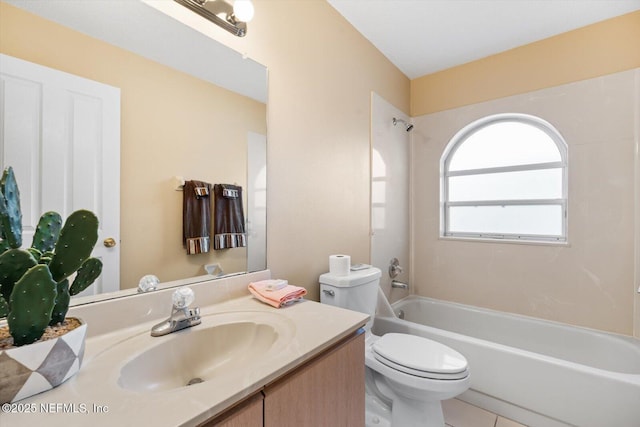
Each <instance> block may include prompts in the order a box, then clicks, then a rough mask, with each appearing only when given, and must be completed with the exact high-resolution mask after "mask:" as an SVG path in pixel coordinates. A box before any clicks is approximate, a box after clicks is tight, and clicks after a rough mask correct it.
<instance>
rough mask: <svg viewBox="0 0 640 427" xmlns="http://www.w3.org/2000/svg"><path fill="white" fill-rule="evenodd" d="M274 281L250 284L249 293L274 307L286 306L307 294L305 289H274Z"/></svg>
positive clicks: (289, 287) (295, 287)
mask: <svg viewBox="0 0 640 427" xmlns="http://www.w3.org/2000/svg"><path fill="white" fill-rule="evenodd" d="M272 289H273V280H261V281H259V282H252V283H249V292H251V293H252V294H253V296H254V297H256V298H258V299H259V300H260V301H262V302H264V303H267V304H269V305H272V306H274V307H275V308H279V307H282V306H283V305H285V304H288V303H290V302H293V301H295V300H298V299H300V298H302V297H303V296H305V295H306V294H307V290H306V289H305V288H301V287H299V286H292V285H286V286H284V287H281V288H279V289H273V290H272Z"/></svg>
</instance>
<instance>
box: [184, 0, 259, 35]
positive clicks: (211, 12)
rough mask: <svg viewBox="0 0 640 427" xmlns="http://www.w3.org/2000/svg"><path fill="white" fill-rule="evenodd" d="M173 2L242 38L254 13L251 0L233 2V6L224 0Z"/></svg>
mask: <svg viewBox="0 0 640 427" xmlns="http://www.w3.org/2000/svg"><path fill="white" fill-rule="evenodd" d="M175 2H176V3H179V4H181V5H183V6H184V7H186V8H188V9H190V10H192V11H193V12H195V13H197V14H198V15H200V16H202V17H204V18H206V19H208V20H209V21H211V22H213V23H214V24H216V25H218V26H219V27H222V28H224V29H225V30H227V31H229V32H230V33H231V34H233V35H235V36H238V37H244V36H245V35H246V34H247V22H249V21H251V19H252V18H253V12H254V9H253V3H251V0H235V1H234V2H233V6H232V5H231V4H230V3H228V2H227V1H226V0H175Z"/></svg>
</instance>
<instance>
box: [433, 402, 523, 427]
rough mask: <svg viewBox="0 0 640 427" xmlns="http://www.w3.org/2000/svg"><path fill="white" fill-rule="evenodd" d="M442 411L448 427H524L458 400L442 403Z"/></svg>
mask: <svg viewBox="0 0 640 427" xmlns="http://www.w3.org/2000/svg"><path fill="white" fill-rule="evenodd" d="M442 411H443V412H444V422H445V424H446V425H447V426H448V427H526V426H525V425H522V424H520V423H517V422H515V421H512V420H509V419H507V418H503V417H501V416H499V415H496V414H494V413H492V412H489V411H486V410H484V409H482V408H478V407H477V406H473V405H470V404H468V403H466V402H463V401H461V400H458V399H449V400H445V401H443V402H442Z"/></svg>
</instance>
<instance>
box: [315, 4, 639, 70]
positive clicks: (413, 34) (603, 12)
mask: <svg viewBox="0 0 640 427" xmlns="http://www.w3.org/2000/svg"><path fill="white" fill-rule="evenodd" d="M327 1H328V2H329V3H330V4H331V5H332V6H333V7H334V8H335V9H336V10H337V11H338V12H339V13H340V14H342V15H343V16H344V17H345V18H346V19H347V21H349V22H350V23H351V25H353V26H354V27H355V28H356V29H357V30H358V31H360V33H362V34H363V35H364V36H365V37H366V38H367V39H368V40H369V41H370V42H371V43H373V45H374V46H376V47H377V48H378V50H380V51H381V52H382V53H383V54H384V55H385V56H386V57H387V58H388V59H389V60H390V61H391V62H393V63H394V64H395V65H396V66H397V67H398V68H399V69H400V70H401V71H402V72H403V73H404V74H405V75H406V76H407V77H409V78H411V79H413V78H416V77H420V76H424V75H426V74H430V73H433V72H436V71H440V70H444V69H446V68H450V67H453V66H456V65H460V64H464V63H466V62H470V61H474V60H476V59H480V58H484V57H486V56H490V55H493V54H496V53H499V52H503V51H506V50H509V49H513V48H515V47H517V46H522V45H525V44H528V43H532V42H534V41H537V40H542V39H545V38H548V37H551V36H553V35H556V34H560V33H564V32H567V31H570V30H573V29H575V28H579V27H583V26H585V25H589V24H592V23H594V22H598V21H603V20H605V19H609V18H612V17H615V16H618V15H623V14H625V13H629V12H632V11H634V10H640V0H327Z"/></svg>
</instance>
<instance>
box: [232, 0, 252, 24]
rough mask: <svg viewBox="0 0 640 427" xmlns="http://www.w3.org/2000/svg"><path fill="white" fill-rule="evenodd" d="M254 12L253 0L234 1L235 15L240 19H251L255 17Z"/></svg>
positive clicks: (244, 20)
mask: <svg viewBox="0 0 640 427" xmlns="http://www.w3.org/2000/svg"><path fill="white" fill-rule="evenodd" d="M253 12H254V9H253V3H251V0H236V1H235V2H233V15H234V16H235V17H236V19H237V20H238V21H242V22H249V21H251V19H253Z"/></svg>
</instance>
